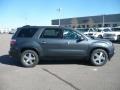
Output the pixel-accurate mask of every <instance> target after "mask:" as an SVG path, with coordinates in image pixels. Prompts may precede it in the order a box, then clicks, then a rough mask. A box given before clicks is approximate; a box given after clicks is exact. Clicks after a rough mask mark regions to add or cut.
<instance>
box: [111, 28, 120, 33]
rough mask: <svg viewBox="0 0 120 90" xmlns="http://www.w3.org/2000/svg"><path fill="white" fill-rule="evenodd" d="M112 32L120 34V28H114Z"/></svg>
mask: <svg viewBox="0 0 120 90" xmlns="http://www.w3.org/2000/svg"><path fill="white" fill-rule="evenodd" d="M112 31H119V32H120V28H112Z"/></svg>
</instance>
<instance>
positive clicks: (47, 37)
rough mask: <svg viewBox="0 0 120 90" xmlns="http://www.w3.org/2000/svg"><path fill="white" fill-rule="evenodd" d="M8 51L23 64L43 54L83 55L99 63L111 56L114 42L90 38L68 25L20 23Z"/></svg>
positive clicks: (82, 56)
mask: <svg viewBox="0 0 120 90" xmlns="http://www.w3.org/2000/svg"><path fill="white" fill-rule="evenodd" d="M9 54H10V56H13V57H16V58H17V59H18V60H19V61H20V62H21V63H22V65H23V66H25V67H33V66H35V65H36V64H38V62H39V61H40V60H41V58H45V57H50V58H51V57H52V58H54V57H55V58H65V59H71V58H74V59H75V58H76V59H78V58H79V59H81V58H85V59H86V60H89V61H90V62H91V63H92V64H93V65H96V66H102V65H104V64H106V62H107V61H108V60H110V58H111V57H112V56H113V54H114V46H113V44H112V43H111V42H110V41H107V40H97V39H91V38H89V37H87V36H86V35H84V34H82V33H80V32H79V31H76V30H72V29H69V28H63V27H59V26H23V27H21V28H18V29H17V31H16V33H15V34H14V35H13V37H12V39H11V45H10V51H9ZM85 59H84V60H85Z"/></svg>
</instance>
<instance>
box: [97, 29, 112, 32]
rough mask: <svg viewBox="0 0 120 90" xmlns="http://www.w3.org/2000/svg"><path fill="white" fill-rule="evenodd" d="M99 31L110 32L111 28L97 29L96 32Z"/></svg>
mask: <svg viewBox="0 0 120 90" xmlns="http://www.w3.org/2000/svg"><path fill="white" fill-rule="evenodd" d="M101 31H104V32H111V30H110V29H103V30H102V29H98V32H101Z"/></svg>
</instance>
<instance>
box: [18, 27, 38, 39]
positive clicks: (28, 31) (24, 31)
mask: <svg viewBox="0 0 120 90" xmlns="http://www.w3.org/2000/svg"><path fill="white" fill-rule="evenodd" d="M37 31H38V28H21V29H20V32H19V33H18V35H17V37H25V38H30V37H33V35H34V34H35V33H36V32H37Z"/></svg>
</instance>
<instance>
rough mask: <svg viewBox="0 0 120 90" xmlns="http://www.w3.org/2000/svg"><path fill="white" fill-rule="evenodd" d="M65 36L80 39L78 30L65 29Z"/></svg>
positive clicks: (65, 37)
mask: <svg viewBox="0 0 120 90" xmlns="http://www.w3.org/2000/svg"><path fill="white" fill-rule="evenodd" d="M63 38H64V39H75V40H76V39H79V38H80V35H78V34H77V32H75V31H72V30H69V29H65V30H64V31H63Z"/></svg>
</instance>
